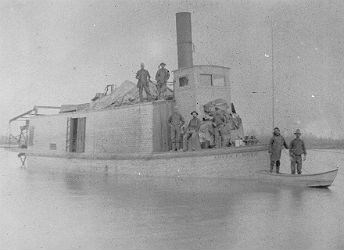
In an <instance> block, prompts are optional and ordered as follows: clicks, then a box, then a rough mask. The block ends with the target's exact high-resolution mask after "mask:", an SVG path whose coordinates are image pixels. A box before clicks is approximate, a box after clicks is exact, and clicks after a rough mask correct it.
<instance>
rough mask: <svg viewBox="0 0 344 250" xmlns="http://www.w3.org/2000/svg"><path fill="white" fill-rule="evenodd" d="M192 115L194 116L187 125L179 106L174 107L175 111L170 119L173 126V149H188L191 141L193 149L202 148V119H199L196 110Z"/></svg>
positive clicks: (169, 121)
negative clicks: (200, 137) (181, 144)
mask: <svg viewBox="0 0 344 250" xmlns="http://www.w3.org/2000/svg"><path fill="white" fill-rule="evenodd" d="M191 115H192V118H191V120H190V121H189V124H188V125H187V127H185V126H184V125H185V120H184V117H183V116H182V115H181V114H180V113H179V111H178V107H174V112H173V114H172V115H171V116H170V117H169V119H168V123H169V125H170V127H171V142H172V151H179V150H184V151H186V150H188V144H189V141H190V145H191V150H193V151H194V150H199V149H200V148H201V146H200V142H199V134H198V132H199V129H200V127H201V121H200V120H199V119H198V117H197V116H198V113H197V112H196V111H192V112H191ZM181 135H183V148H180V138H181Z"/></svg>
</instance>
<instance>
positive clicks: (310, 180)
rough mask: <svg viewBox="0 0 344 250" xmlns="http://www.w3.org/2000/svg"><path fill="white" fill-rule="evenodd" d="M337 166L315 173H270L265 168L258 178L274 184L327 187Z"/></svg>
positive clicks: (334, 175)
mask: <svg viewBox="0 0 344 250" xmlns="http://www.w3.org/2000/svg"><path fill="white" fill-rule="evenodd" d="M337 172H338V168H337V169H334V170H331V171H326V172H322V173H316V174H302V175H298V174H295V175H293V174H286V173H280V174H276V173H270V172H269V171H267V170H261V171H259V172H258V173H259V174H260V176H261V177H260V179H261V180H262V181H268V182H273V183H276V184H283V185H293V186H304V187H329V186H331V185H332V183H333V181H334V179H335V178H336V176H337Z"/></svg>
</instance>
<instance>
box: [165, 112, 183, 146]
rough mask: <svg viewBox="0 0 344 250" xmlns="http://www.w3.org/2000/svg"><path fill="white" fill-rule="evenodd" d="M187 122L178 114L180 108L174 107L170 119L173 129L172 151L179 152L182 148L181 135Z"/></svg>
mask: <svg viewBox="0 0 344 250" xmlns="http://www.w3.org/2000/svg"><path fill="white" fill-rule="evenodd" d="M184 123H185V121H184V118H183V116H182V115H181V114H180V113H179V112H178V107H177V106H176V107H174V112H173V114H172V115H171V116H170V118H169V119H168V124H169V125H170V127H171V141H172V151H176V150H177V151H178V150H179V148H180V135H181V132H182V126H183V125H184Z"/></svg>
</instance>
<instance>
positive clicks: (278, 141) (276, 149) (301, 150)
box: [269, 127, 307, 174]
mask: <svg viewBox="0 0 344 250" xmlns="http://www.w3.org/2000/svg"><path fill="white" fill-rule="evenodd" d="M294 134H295V139H293V140H292V141H291V142H290V144H289V146H288V145H287V143H286V141H285V139H284V137H283V136H282V135H281V133H280V130H279V128H277V127H276V128H274V131H273V136H272V138H271V139H270V143H269V154H270V172H271V173H272V171H273V168H274V166H275V165H276V173H277V174H279V169H280V165H281V163H280V160H281V152H282V149H283V147H285V148H286V149H289V156H290V162H291V164H290V168H291V173H292V174H295V166H296V170H297V173H298V174H301V173H302V160H304V161H305V160H306V155H307V152H306V147H305V143H304V142H303V140H301V139H300V136H301V131H300V129H296V131H295V133H294ZM302 155H303V159H302Z"/></svg>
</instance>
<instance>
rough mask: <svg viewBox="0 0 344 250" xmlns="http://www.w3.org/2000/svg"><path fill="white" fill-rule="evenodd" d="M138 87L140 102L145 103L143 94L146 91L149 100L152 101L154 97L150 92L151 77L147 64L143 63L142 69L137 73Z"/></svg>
mask: <svg viewBox="0 0 344 250" xmlns="http://www.w3.org/2000/svg"><path fill="white" fill-rule="evenodd" d="M136 79H137V80H138V81H137V87H138V88H139V96H140V102H143V96H142V92H143V89H145V92H146V95H147V100H148V101H151V98H152V95H151V93H150V91H149V82H150V75H149V72H148V71H147V70H145V64H144V63H141V69H140V70H139V71H137V73H136Z"/></svg>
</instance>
